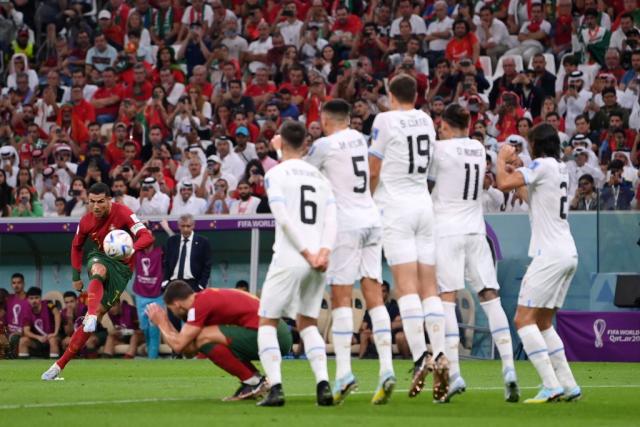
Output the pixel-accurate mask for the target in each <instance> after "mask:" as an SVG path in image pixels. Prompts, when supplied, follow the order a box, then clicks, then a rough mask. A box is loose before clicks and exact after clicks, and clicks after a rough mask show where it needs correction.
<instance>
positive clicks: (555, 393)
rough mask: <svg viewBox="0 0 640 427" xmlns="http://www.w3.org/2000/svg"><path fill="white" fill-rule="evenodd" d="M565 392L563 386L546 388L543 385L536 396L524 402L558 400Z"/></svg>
mask: <svg viewBox="0 0 640 427" xmlns="http://www.w3.org/2000/svg"><path fill="white" fill-rule="evenodd" d="M563 394H564V389H563V388H562V387H558V388H546V387H542V388H541V389H540V391H539V392H538V394H536V395H535V397H532V398H530V399H527V400H525V401H524V403H547V402H557V401H558V399H560V397H561V396H562V395H563Z"/></svg>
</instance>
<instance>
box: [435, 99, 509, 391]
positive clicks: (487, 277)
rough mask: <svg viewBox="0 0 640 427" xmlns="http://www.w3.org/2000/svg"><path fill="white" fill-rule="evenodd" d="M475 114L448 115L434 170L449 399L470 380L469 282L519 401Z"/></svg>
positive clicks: (452, 111)
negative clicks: (464, 363) (473, 134)
mask: <svg viewBox="0 0 640 427" xmlns="http://www.w3.org/2000/svg"><path fill="white" fill-rule="evenodd" d="M468 129H469V113H468V112H467V110H465V109H464V108H462V107H461V106H460V105H458V104H451V105H449V106H448V107H447V108H446V109H445V110H444V113H443V114H442V122H441V125H440V133H439V135H440V138H442V140H440V141H435V144H434V155H433V159H432V162H431V167H430V169H429V178H430V180H433V181H435V183H436V184H435V189H434V190H433V192H432V196H433V212H434V214H435V234H436V265H437V268H436V276H437V279H438V288H439V290H440V298H442V304H443V305H444V314H445V330H446V335H445V342H446V354H447V358H448V359H449V380H450V384H449V397H451V396H453V395H454V394H458V393H462V392H463V391H464V390H465V388H466V385H465V382H464V380H463V379H462V377H461V376H460V365H459V362H458V344H459V343H460V336H459V332H458V330H459V329H458V320H457V318H456V293H457V291H458V290H460V289H464V286H465V279H466V280H467V281H468V282H469V284H470V285H471V287H472V288H473V290H474V291H475V292H477V294H478V298H479V299H480V306H481V307H482V309H483V310H484V312H485V314H486V315H487V319H488V320H489V329H490V330H491V334H492V335H493V340H494V341H495V343H496V346H497V347H498V351H499V352H500V358H501V359H502V375H503V379H504V383H505V399H506V400H507V401H508V402H517V401H518V399H519V391H518V384H517V380H516V371H515V368H514V364H513V347H512V344H511V333H510V331H509V321H508V320H507V316H506V314H505V313H504V310H503V309H502V305H501V304H500V297H498V289H500V286H499V285H498V281H497V279H496V271H495V268H494V265H493V259H492V257H491V250H490V249H489V244H488V243H487V238H486V231H485V230H486V229H485V225H484V217H483V215H482V199H481V197H480V196H481V194H482V188H481V185H482V180H483V179H484V174H485V168H486V160H485V158H486V153H485V150H484V146H483V145H482V144H481V143H480V142H478V141H476V140H474V139H471V138H468V137H467V134H468Z"/></svg>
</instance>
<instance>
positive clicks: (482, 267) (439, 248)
mask: <svg viewBox="0 0 640 427" xmlns="http://www.w3.org/2000/svg"><path fill="white" fill-rule="evenodd" d="M436 277H437V279H438V289H439V291H440V292H455V291H458V290H460V289H464V286H465V281H467V282H469V285H470V286H471V289H472V290H473V291H474V292H475V293H478V292H480V291H481V290H483V289H500V285H498V280H497V279H496V270H495V267H494V266H493V258H492V257H491V249H490V248H489V244H488V243H487V237H486V236H485V235H483V234H467V235H460V236H446V237H441V238H438V240H437V245H436Z"/></svg>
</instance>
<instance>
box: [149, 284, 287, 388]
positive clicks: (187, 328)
mask: <svg viewBox="0 0 640 427" xmlns="http://www.w3.org/2000/svg"><path fill="white" fill-rule="evenodd" d="M164 302H165V304H166V305H167V308H168V309H169V310H171V311H172V312H173V314H175V315H176V317H178V318H180V319H182V320H184V321H185V322H186V323H185V324H184V325H183V327H182V329H181V330H180V332H178V331H176V329H175V328H174V327H173V325H172V324H171V322H170V321H169V318H168V316H167V312H166V311H165V310H164V309H163V308H162V307H160V306H159V305H157V304H149V305H148V306H147V315H148V316H149V319H150V320H151V321H152V322H153V323H154V324H156V325H157V326H158V327H159V328H160V331H161V332H162V335H164V337H165V340H166V342H167V344H169V346H170V347H171V348H172V349H173V351H175V352H178V353H195V352H196V350H199V351H200V352H202V353H204V354H205V355H206V356H207V358H209V360H211V361H212V362H213V363H215V364H216V365H218V366H219V367H220V368H222V369H224V370H225V371H227V372H228V373H229V374H231V375H233V376H235V377H237V378H238V379H239V380H240V383H241V384H240V387H239V388H238V390H237V391H236V392H235V394H234V395H233V396H230V397H227V398H225V399H224V400H225V401H231V400H244V399H254V398H256V397H258V396H260V395H262V394H264V393H266V392H267V391H268V385H267V382H266V379H265V377H263V376H262V375H261V374H260V373H259V371H258V369H256V368H255V367H254V366H253V364H252V363H251V361H252V360H258V359H259V354H258V326H259V321H260V318H259V317H258V306H259V305H260V301H259V300H258V298H256V297H254V296H253V295H251V294H250V293H248V292H242V291H238V290H235V289H215V288H208V289H205V290H203V291H202V292H198V293H195V292H193V290H192V289H191V286H189V285H188V284H187V283H186V282H184V281H182V280H174V281H172V282H171V283H169V285H168V286H167V289H166V290H165V292H164ZM277 334H278V342H279V344H280V352H281V353H282V354H287V353H288V352H289V350H290V349H291V333H290V332H289V328H288V327H287V325H286V324H285V323H284V322H283V321H282V320H280V323H279V324H278V328H277Z"/></svg>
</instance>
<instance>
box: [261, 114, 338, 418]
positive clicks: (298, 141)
mask: <svg viewBox="0 0 640 427" xmlns="http://www.w3.org/2000/svg"><path fill="white" fill-rule="evenodd" d="M305 136H306V131H305V128H304V126H303V125H302V124H300V123H298V122H285V123H284V124H283V125H282V127H281V129H280V136H277V137H276V138H275V139H276V140H278V139H280V140H281V143H282V156H283V157H282V163H280V164H279V165H278V166H275V167H274V168H273V169H271V170H269V172H267V175H266V176H265V187H266V190H267V195H268V197H269V205H270V207H271V212H272V213H273V216H274V218H275V220H276V239H275V243H274V245H273V258H272V259H271V265H270V266H269V271H268V272H267V277H266V279H265V283H264V286H263V287H262V297H261V298H260V309H259V311H258V314H259V315H260V328H259V329H258V348H259V350H260V362H262V366H263V367H264V370H265V372H266V374H267V378H268V380H269V383H270V384H271V390H270V391H269V394H268V395H267V396H266V397H265V398H264V399H263V400H262V401H260V402H259V403H258V405H259V406H282V405H284V393H283V389H282V378H281V371H280V363H281V355H280V345H279V343H278V342H279V340H278V335H277V329H276V328H277V326H278V323H279V321H280V318H281V317H283V316H288V317H293V316H294V315H296V314H297V324H298V330H299V331H300V338H302V341H303V343H304V349H305V352H306V356H307V359H308V360H309V362H310V364H311V369H312V370H313V373H314V374H315V378H316V384H317V385H316V397H317V403H318V405H321V406H329V405H332V404H333V397H332V395H331V388H330V386H329V374H328V372H327V355H326V350H325V343H324V341H323V339H322V336H321V335H320V332H319V331H318V327H317V319H318V315H319V314H320V306H321V304H322V295H323V294H324V285H325V274H324V272H325V271H326V269H327V265H328V263H329V255H330V253H331V249H332V248H333V243H334V240H335V237H336V205H335V200H334V198H333V192H332V191H331V184H330V183H329V181H328V180H327V179H326V178H325V177H324V175H322V174H321V173H320V171H318V169H316V168H315V167H313V166H312V165H310V164H309V163H307V162H305V161H303V160H302V156H303V154H304V150H305V148H304V140H305ZM274 143H275V145H276V146H277V145H278V142H277V141H274Z"/></svg>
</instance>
